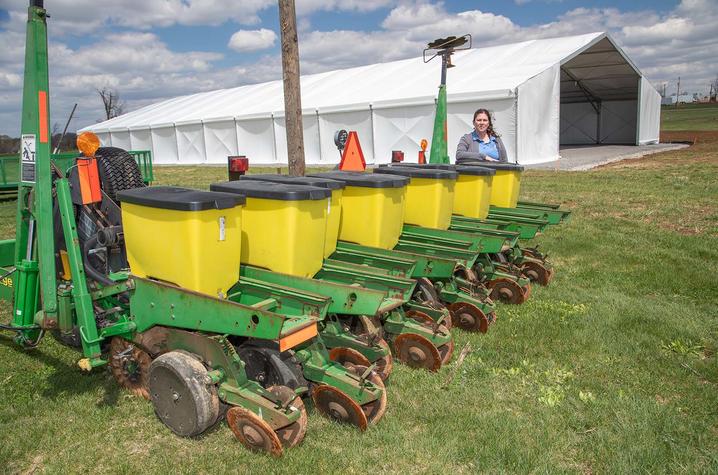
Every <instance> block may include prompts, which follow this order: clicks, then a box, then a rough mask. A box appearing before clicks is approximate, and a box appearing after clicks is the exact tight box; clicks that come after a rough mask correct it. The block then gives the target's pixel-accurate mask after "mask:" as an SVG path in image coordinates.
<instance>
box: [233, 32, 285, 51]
mask: <svg viewBox="0 0 718 475" xmlns="http://www.w3.org/2000/svg"><path fill="white" fill-rule="evenodd" d="M275 41H277V34H276V33H275V32H273V31H272V30H268V29H266V28H262V29H260V30H239V31H238V32H236V33H235V34H233V35H232V37H231V38H230V39H229V44H228V45H227V46H229V47H230V48H232V49H233V50H235V51H240V52H246V51H258V50H263V49H267V48H271V47H272V46H274V42H275Z"/></svg>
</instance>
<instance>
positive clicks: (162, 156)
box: [152, 124, 179, 165]
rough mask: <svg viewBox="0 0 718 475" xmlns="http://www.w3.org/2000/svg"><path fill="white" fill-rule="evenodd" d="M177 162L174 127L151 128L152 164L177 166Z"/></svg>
mask: <svg viewBox="0 0 718 475" xmlns="http://www.w3.org/2000/svg"><path fill="white" fill-rule="evenodd" d="M178 161H179V157H178V155H177V137H175V128H174V125H172V124H170V125H167V126H164V127H152V162H153V163H156V164H158V165H168V164H171V165H177V164H178Z"/></svg>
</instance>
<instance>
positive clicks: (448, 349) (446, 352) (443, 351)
mask: <svg viewBox="0 0 718 475" xmlns="http://www.w3.org/2000/svg"><path fill="white" fill-rule="evenodd" d="M439 354H440V355H441V364H442V365H445V364H447V363H448V362H449V361H451V356H452V355H453V354H454V340H453V339H451V340H449V342H448V343H447V344H445V345H441V346H440V347H439Z"/></svg>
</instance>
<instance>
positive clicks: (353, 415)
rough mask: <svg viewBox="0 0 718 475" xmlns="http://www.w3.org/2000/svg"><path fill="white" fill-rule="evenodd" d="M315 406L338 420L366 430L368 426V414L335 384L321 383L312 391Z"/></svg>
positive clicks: (322, 412)
mask: <svg viewBox="0 0 718 475" xmlns="http://www.w3.org/2000/svg"><path fill="white" fill-rule="evenodd" d="M312 401H313V402H314V407H316V408H317V411H319V412H320V413H321V414H323V415H325V416H327V417H329V418H331V419H334V420H335V421H337V422H341V423H344V424H351V425H354V426H356V427H358V428H359V430H361V431H365V430H366V428H367V424H368V421H367V418H366V414H364V411H363V410H362V408H361V407H360V406H359V405H358V404H357V403H356V402H354V400H353V399H352V398H350V397H349V396H347V394H346V393H344V392H343V391H341V390H340V389H337V388H335V387H333V386H329V385H326V384H320V385H318V386H316V387H315V388H314V391H312Z"/></svg>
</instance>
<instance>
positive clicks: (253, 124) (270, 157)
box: [236, 117, 277, 164]
mask: <svg viewBox="0 0 718 475" xmlns="http://www.w3.org/2000/svg"><path fill="white" fill-rule="evenodd" d="M236 125H237V155H246V156H247V158H249V163H250V164H252V163H276V161H277V160H276V158H275V157H276V154H275V152H274V134H273V132H272V118H271V117H267V118H262V119H251V120H238V121H236Z"/></svg>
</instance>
